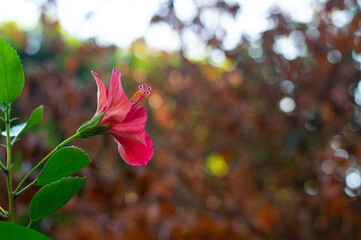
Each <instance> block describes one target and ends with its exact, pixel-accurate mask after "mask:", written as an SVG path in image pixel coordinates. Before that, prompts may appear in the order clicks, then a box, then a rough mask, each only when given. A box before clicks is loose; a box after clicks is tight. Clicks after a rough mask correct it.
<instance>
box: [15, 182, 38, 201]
mask: <svg viewBox="0 0 361 240" xmlns="http://www.w3.org/2000/svg"><path fill="white" fill-rule="evenodd" d="M36 182H37V179H35V180H34V181H32V182H31V183H29V184H28V185H27V186H26V187H24V188H23V189H21V190H20V191H19V192H14V198H16V197H17V196H19V195H20V194H21V193H22V192H24V191H25V190H26V189H28V188H30V187H31V186H33V185H34V184H35V183H36Z"/></svg>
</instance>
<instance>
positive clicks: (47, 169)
mask: <svg viewBox="0 0 361 240" xmlns="http://www.w3.org/2000/svg"><path fill="white" fill-rule="evenodd" d="M90 163H91V160H90V158H89V156H88V154H86V153H85V152H84V151H83V150H82V149H80V148H77V147H64V148H62V149H60V150H59V151H57V152H56V153H55V154H54V155H53V156H52V157H51V158H50V159H49V160H48V162H47V163H46V165H45V166H44V168H43V169H42V170H41V172H40V174H39V176H38V178H37V185H45V184H49V183H51V182H55V181H57V180H59V179H62V178H63V177H69V176H70V175H72V174H73V173H76V172H77V171H79V170H80V169H82V168H83V167H86V166H88V165H89V164H90Z"/></svg>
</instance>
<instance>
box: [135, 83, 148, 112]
mask: <svg viewBox="0 0 361 240" xmlns="http://www.w3.org/2000/svg"><path fill="white" fill-rule="evenodd" d="M138 88H139V90H138V91H137V92H136V93H135V94H134V95H133V97H132V98H131V99H130V100H131V101H132V103H133V105H135V106H138V107H139V106H142V105H143V104H144V103H145V102H146V101H147V99H148V96H149V94H150V90H151V89H152V88H151V87H149V86H148V87H147V84H142V85H139V86H138Z"/></svg>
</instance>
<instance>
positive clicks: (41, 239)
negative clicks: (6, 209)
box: [0, 222, 50, 240]
mask: <svg viewBox="0 0 361 240" xmlns="http://www.w3.org/2000/svg"><path fill="white" fill-rule="evenodd" d="M0 234H1V235H0V238H1V239H2V240H24V239H26V240H50V238H48V237H46V236H44V235H42V234H40V233H38V232H37V231H35V230H33V229H30V228H26V227H23V226H20V225H16V224H13V223H7V222H0Z"/></svg>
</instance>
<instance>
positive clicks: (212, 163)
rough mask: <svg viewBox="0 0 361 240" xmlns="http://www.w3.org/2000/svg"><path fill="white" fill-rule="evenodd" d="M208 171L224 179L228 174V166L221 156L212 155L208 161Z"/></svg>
mask: <svg viewBox="0 0 361 240" xmlns="http://www.w3.org/2000/svg"><path fill="white" fill-rule="evenodd" d="M206 164H207V168H208V170H209V171H210V172H211V173H212V174H213V175H215V176H217V177H224V176H226V175H227V173H228V164H227V163H226V161H225V160H224V158H223V157H222V155H220V154H212V155H209V156H208V157H207V160H206Z"/></svg>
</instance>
